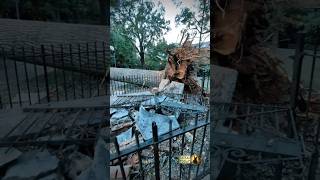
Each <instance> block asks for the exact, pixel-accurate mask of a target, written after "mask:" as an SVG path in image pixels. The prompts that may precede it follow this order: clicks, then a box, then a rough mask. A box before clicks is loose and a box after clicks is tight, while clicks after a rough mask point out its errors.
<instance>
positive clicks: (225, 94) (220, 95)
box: [211, 65, 238, 103]
mask: <svg viewBox="0 0 320 180" xmlns="http://www.w3.org/2000/svg"><path fill="white" fill-rule="evenodd" d="M211 69H212V71H211V72H212V74H213V92H212V93H213V95H212V96H211V97H213V101H214V102H222V103H230V102H231V101H232V97H233V93H234V90H235V87H236V83H237V77H238V72H237V71H235V70H233V69H229V68H224V67H220V66H215V65H211Z"/></svg>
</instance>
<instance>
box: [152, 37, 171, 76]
mask: <svg viewBox="0 0 320 180" xmlns="http://www.w3.org/2000/svg"><path fill="white" fill-rule="evenodd" d="M176 47H177V46H176V45H175V44H168V43H167V42H166V41H165V40H164V39H162V40H160V41H159V42H158V43H157V44H156V45H153V46H152V47H150V48H149V50H148V52H147V57H146V64H147V66H148V67H149V69H153V70H163V69H164V68H165V66H166V62H167V58H168V55H167V53H166V51H167V50H170V49H173V48H176Z"/></svg>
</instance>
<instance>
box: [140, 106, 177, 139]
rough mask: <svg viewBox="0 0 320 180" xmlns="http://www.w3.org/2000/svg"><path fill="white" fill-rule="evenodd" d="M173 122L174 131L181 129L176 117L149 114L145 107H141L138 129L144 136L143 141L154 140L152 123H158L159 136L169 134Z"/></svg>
mask: <svg viewBox="0 0 320 180" xmlns="http://www.w3.org/2000/svg"><path fill="white" fill-rule="evenodd" d="M170 120H172V130H174V129H177V128H179V127H180V125H179V123H178V121H177V118H176V117H175V116H165V115H161V114H156V113H151V112H148V111H147V110H146V109H145V108H144V107H143V106H140V109H139V117H138V121H137V122H136V127H137V128H138V130H139V131H140V133H141V134H142V137H143V139H145V140H148V139H151V138H152V122H153V121H154V122H156V124H157V126H158V135H162V134H165V133H167V132H169V122H170Z"/></svg>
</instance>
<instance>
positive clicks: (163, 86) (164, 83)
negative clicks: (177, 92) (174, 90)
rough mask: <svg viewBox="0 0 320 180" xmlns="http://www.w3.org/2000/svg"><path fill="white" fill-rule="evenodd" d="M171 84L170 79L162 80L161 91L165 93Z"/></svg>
mask: <svg viewBox="0 0 320 180" xmlns="http://www.w3.org/2000/svg"><path fill="white" fill-rule="evenodd" d="M169 83H170V80H169V79H162V80H161V82H160V84H159V89H158V90H159V91H163V89H164V88H165V87H166V86H167V85H168V84H169Z"/></svg>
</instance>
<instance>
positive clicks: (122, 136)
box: [117, 127, 133, 146]
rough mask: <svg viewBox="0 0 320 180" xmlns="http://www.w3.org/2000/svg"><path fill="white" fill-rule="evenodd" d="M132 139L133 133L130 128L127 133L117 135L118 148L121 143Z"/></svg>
mask: <svg viewBox="0 0 320 180" xmlns="http://www.w3.org/2000/svg"><path fill="white" fill-rule="evenodd" d="M132 138H133V132H132V127H131V128H129V129H128V130H127V131H125V132H123V133H121V134H120V135H118V136H117V141H118V144H119V146H121V145H122V144H123V143H125V142H127V141H130V140H131V139H132Z"/></svg>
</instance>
